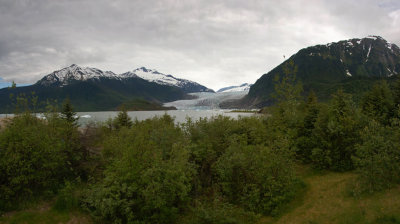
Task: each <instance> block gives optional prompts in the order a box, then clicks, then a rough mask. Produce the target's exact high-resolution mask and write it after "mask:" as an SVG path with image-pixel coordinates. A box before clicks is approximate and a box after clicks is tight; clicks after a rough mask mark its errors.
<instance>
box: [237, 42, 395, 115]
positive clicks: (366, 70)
mask: <svg viewBox="0 0 400 224" xmlns="http://www.w3.org/2000/svg"><path fill="white" fill-rule="evenodd" d="M290 61H292V62H293V63H294V66H296V67H297V74H296V77H297V80H298V81H301V82H302V83H303V86H304V90H305V91H306V92H307V91H309V90H311V89H312V90H314V91H315V92H316V93H317V96H318V97H319V98H321V99H322V100H326V99H328V98H329V97H330V95H331V94H332V93H333V92H335V91H336V90H337V89H338V88H343V89H345V90H346V91H348V92H349V93H353V94H356V98H360V94H361V93H362V92H363V91H365V90H366V89H368V88H370V86H371V85H372V83H373V82H374V81H373V80H374V79H391V77H393V76H397V75H398V74H400V48H399V47H398V46H397V45H395V44H392V43H389V42H387V41H386V40H385V39H383V38H382V37H380V36H367V37H365V38H361V39H360V38H352V39H349V40H342V41H338V42H333V43H328V44H320V45H315V46H310V47H306V48H303V49H301V50H299V51H298V52H297V53H296V54H293V55H292V56H291V57H290V58H289V59H287V60H285V61H284V62H283V63H281V64H280V65H278V66H277V67H275V68H274V69H272V70H271V71H269V72H268V73H265V74H264V75H262V76H261V77H260V78H259V79H258V80H257V81H256V82H255V83H254V84H253V86H252V87H251V88H250V90H249V94H248V95H247V96H246V97H245V98H244V99H242V100H241V102H237V104H240V105H241V106H243V107H258V108H260V107H263V106H268V105H271V104H273V103H274V99H273V97H272V93H273V92H274V84H275V80H274V79H275V77H276V76H278V77H282V75H283V74H284V67H285V66H286V67H287V65H288V63H289V62H290Z"/></svg>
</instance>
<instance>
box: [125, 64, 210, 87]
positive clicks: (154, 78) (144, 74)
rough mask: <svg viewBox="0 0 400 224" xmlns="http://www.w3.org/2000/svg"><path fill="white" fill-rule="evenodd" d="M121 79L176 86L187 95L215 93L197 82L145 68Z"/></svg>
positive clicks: (128, 73) (127, 74) (126, 74)
mask: <svg viewBox="0 0 400 224" xmlns="http://www.w3.org/2000/svg"><path fill="white" fill-rule="evenodd" d="M120 77H121V78H129V77H139V78H141V79H144V80H147V81H149V82H155V83H157V84H160V85H168V86H176V87H179V88H181V89H183V91H185V92H187V93H192V92H214V91H213V90H211V89H208V88H207V87H205V86H202V85H200V84H198V83H196V82H193V81H190V80H186V79H179V78H175V77H174V76H172V75H166V74H163V73H160V72H158V71H156V70H152V69H147V68H145V67H141V68H138V69H135V70H133V71H131V72H126V73H123V74H121V75H120Z"/></svg>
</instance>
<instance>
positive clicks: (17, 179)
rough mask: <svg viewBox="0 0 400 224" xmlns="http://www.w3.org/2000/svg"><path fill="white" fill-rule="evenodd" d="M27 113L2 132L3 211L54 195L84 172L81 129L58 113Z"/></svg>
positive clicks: (0, 175)
mask: <svg viewBox="0 0 400 224" xmlns="http://www.w3.org/2000/svg"><path fill="white" fill-rule="evenodd" d="M47 118H48V119H47V121H46V122H45V121H43V120H41V119H39V118H36V117H35V116H33V115H31V114H29V113H24V114H20V115H17V116H16V117H14V118H13V119H12V120H10V121H9V123H8V124H7V127H6V128H5V129H4V130H3V131H1V132H0V210H4V209H10V208H12V207H13V206H15V205H16V202H19V201H27V200H29V199H31V198H32V197H36V196H40V195H42V194H51V193H52V192H56V191H57V189H58V188H59V187H60V186H61V184H63V183H64V180H68V179H71V178H74V177H76V175H77V174H78V173H79V172H80V170H79V168H78V166H79V165H78V164H79V163H80V159H81V156H82V155H80V153H79V141H78V138H77V137H78V136H79V134H78V133H77V130H76V129H75V128H73V127H72V126H70V125H69V124H68V122H66V121H65V120H63V119H61V118H60V117H59V116H58V115H55V114H49V116H48V117H47Z"/></svg>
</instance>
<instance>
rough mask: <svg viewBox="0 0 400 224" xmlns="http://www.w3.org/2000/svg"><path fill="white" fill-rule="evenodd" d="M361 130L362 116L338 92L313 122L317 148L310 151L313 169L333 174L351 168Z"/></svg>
mask: <svg viewBox="0 0 400 224" xmlns="http://www.w3.org/2000/svg"><path fill="white" fill-rule="evenodd" d="M361 128H362V122H361V116H360V114H359V111H358V110H357V108H356V107H355V105H354V103H353V101H352V100H351V96H350V95H348V94H345V93H343V91H341V90H339V91H338V92H337V93H336V94H334V95H333V98H332V101H331V102H330V105H329V107H328V108H327V110H326V111H325V110H321V112H320V115H319V116H318V119H317V121H316V123H315V129H314V130H313V135H314V139H315V141H316V143H317V145H318V147H316V148H314V149H313V150H312V155H311V160H312V162H313V164H314V166H315V167H317V168H319V169H330V170H335V171H346V170H352V169H354V165H353V161H352V156H353V155H354V154H355V151H356V149H355V145H356V143H358V141H359V138H360V136H359V131H360V130H361Z"/></svg>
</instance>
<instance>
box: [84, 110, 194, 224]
mask: <svg viewBox="0 0 400 224" xmlns="http://www.w3.org/2000/svg"><path fill="white" fill-rule="evenodd" d="M118 136H124V137H123V138H119V137H118ZM116 138H118V141H115V140H116ZM105 141H106V142H107V141H110V142H112V144H109V143H106V144H105V149H104V150H106V151H108V152H110V154H113V151H114V150H115V151H116V153H115V154H114V155H113V156H114V159H113V160H112V161H111V162H110V164H109V166H108V167H107V169H106V172H105V178H104V180H102V181H101V182H100V183H98V184H95V185H94V186H93V187H92V188H91V190H90V191H89V192H88V194H87V197H86V198H85V200H84V203H85V207H86V208H87V209H88V210H89V211H91V212H92V214H93V215H94V216H96V217H99V218H101V219H104V220H107V222H112V223H127V222H137V223H155V222H156V223H160V222H162V223H170V222H172V221H174V219H175V218H176V216H177V214H178V213H179V211H180V209H181V206H183V205H184V204H185V202H186V201H188V200H189V192H190V191H191V177H192V175H193V172H194V170H193V169H192V166H191V165H190V163H188V158H189V154H188V149H187V142H186V141H185V139H184V138H183V132H182V131H181V130H180V129H179V128H177V127H175V125H174V123H173V119H171V118H170V117H169V116H167V115H165V116H163V117H161V118H153V119H151V120H146V121H143V122H136V123H135V125H134V126H132V128H131V129H128V128H125V129H121V130H120V131H119V132H117V133H115V135H114V136H111V137H110V138H108V139H106V140H105Z"/></svg>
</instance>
